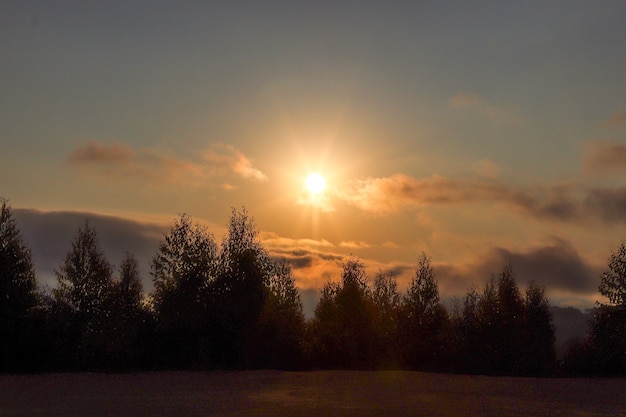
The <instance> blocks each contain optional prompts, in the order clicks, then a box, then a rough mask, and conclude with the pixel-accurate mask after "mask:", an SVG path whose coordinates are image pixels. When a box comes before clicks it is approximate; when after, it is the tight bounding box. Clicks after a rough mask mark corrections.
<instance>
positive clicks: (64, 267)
mask: <svg viewBox="0 0 626 417" xmlns="http://www.w3.org/2000/svg"><path fill="white" fill-rule="evenodd" d="M56 275H57V281H58V286H57V288H56V289H55V290H54V295H55V299H56V303H57V306H56V309H57V313H58V314H61V315H63V316H64V317H66V319H67V324H68V327H67V328H66V329H65V331H66V335H67V337H68V338H69V340H70V341H72V342H70V343H68V346H66V348H67V349H68V353H73V354H74V355H75V356H74V357H73V358H71V359H69V360H70V361H73V364H74V365H75V366H81V367H85V366H87V364H88V363H89V364H93V365H95V366H98V367H99V366H105V365H106V363H107V361H108V354H109V353H110V350H111V342H112V340H113V338H112V335H113V333H114V331H115V323H114V322H113V320H112V317H113V311H114V304H113V302H114V297H113V279H112V267H111V265H110V264H109V262H108V261H107V259H106V257H105V256H104V254H103V252H102V251H101V249H100V245H99V242H98V238H97V234H96V230H95V229H93V228H91V227H90V226H89V223H88V222H85V224H84V226H82V227H80V228H79V229H78V232H77V234H76V237H75V239H74V242H73V243H72V249H71V250H70V252H68V254H67V256H66V258H65V261H64V262H63V264H61V267H60V268H59V270H57V271H56Z"/></svg>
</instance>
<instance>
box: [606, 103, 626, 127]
mask: <svg viewBox="0 0 626 417" xmlns="http://www.w3.org/2000/svg"><path fill="white" fill-rule="evenodd" d="M622 125H626V110H624V108H623V107H621V106H620V107H619V108H618V109H617V110H615V112H614V113H613V114H611V115H610V116H609V117H607V118H606V119H604V120H603V121H601V122H600V127H607V128H611V127H618V126H622Z"/></svg>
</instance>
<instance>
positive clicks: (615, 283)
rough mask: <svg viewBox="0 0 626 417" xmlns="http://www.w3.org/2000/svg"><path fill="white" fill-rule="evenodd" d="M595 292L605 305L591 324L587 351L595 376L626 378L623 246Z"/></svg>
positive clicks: (625, 264)
mask: <svg viewBox="0 0 626 417" xmlns="http://www.w3.org/2000/svg"><path fill="white" fill-rule="evenodd" d="M608 266H609V270H608V271H606V272H604V273H603V274H602V277H601V282H600V285H599V287H598V290H599V292H600V294H601V295H603V296H604V297H606V298H607V299H608V301H609V303H608V304H600V303H599V304H598V306H597V308H596V310H595V314H594V318H593V320H592V322H591V334H590V343H589V346H590V349H591V352H590V353H591V356H592V360H593V365H592V366H593V368H595V370H596V372H601V373H617V374H626V242H622V243H621V244H620V246H619V248H618V249H617V251H616V252H614V253H612V254H611V257H610V258H609V264H608Z"/></svg>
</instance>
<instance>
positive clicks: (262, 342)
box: [0, 199, 626, 375]
mask: <svg viewBox="0 0 626 417" xmlns="http://www.w3.org/2000/svg"><path fill="white" fill-rule="evenodd" d="M0 204H1V206H0V371H2V372H22V371H55V370H141V369H259V368H264V369H268V368H271V369H330V368H332V369H413V370H427V371H442V372H463V373H486V374H494V375H555V374H557V373H567V374H579V373H585V374H594V373H596V374H597V373H600V374H609V373H620V374H624V373H626V316H625V314H626V308H625V306H626V248H625V245H624V244H622V245H621V246H620V248H619V250H618V251H617V252H616V253H614V254H613V255H612V256H611V258H610V260H609V271H608V272H606V273H604V274H603V276H602V279H601V284H600V287H599V291H600V293H601V294H602V295H604V296H606V297H607V298H608V300H609V304H607V305H598V306H597V308H596V314H595V315H594V319H593V320H592V321H591V322H590V328H589V337H588V339H587V340H586V341H584V342H581V343H579V344H577V345H575V346H572V347H571V349H570V351H569V352H568V353H567V355H566V356H565V358H564V359H563V360H561V361H557V358H556V355H555V351H554V340H555V337H554V326H553V324H552V317H551V314H550V311H549V303H548V300H547V298H546V296H545V292H544V289H543V288H542V287H540V286H538V285H537V284H535V283H531V284H530V285H529V286H528V288H526V289H525V290H524V291H521V290H520V288H519V287H518V285H517V283H516V280H515V274H514V271H513V268H512V267H511V265H507V266H505V267H504V268H503V270H502V272H501V273H500V274H498V275H497V276H492V277H491V278H490V279H489V280H488V281H487V283H486V284H485V285H484V287H483V288H482V289H479V288H476V287H473V288H471V289H470V290H469V291H468V292H467V294H466V296H465V298H464V299H462V300H457V301H456V302H455V303H452V304H451V305H449V306H445V305H444V303H443V302H442V301H441V299H440V296H439V289H438V284H437V280H436V275H435V271H434V268H433V265H432V261H431V259H430V258H429V257H428V256H427V255H426V254H423V253H422V254H421V256H420V257H419V259H418V262H417V265H416V268H415V274H414V276H413V278H412V280H411V282H410V284H409V287H408V289H407V290H406V291H405V292H403V293H401V292H400V291H399V289H398V283H397V281H396V278H395V277H394V276H393V275H391V274H390V273H384V272H382V271H381V272H379V273H377V274H375V276H374V277H372V278H371V279H370V277H368V276H367V274H366V272H365V266H364V264H363V263H362V262H361V261H360V260H359V259H357V258H349V259H347V260H345V261H344V262H343V264H342V273H341V279H340V281H338V282H333V281H328V282H326V284H325V285H324V287H323V288H322V291H321V298H320V300H319V303H318V304H317V306H316V308H315V312H314V317H313V318H311V319H309V320H306V319H305V317H304V314H303V310H302V303H301V300H300V295H299V292H298V290H297V288H296V286H295V280H294V277H293V274H292V270H291V267H290V265H289V264H288V263H287V262H285V261H281V260H275V259H272V258H271V256H270V255H269V253H268V251H267V250H266V249H265V248H264V247H263V246H262V244H261V242H260V240H259V237H258V232H257V229H256V226H255V223H254V220H253V219H252V217H251V216H250V215H249V214H248V212H247V211H246V210H245V209H243V210H242V211H237V210H233V212H232V215H231V218H230V222H229V225H228V231H227V233H226V235H225V236H224V238H223V239H222V241H221V242H220V243H219V244H218V243H217V241H216V239H215V237H214V236H213V235H212V234H211V233H210V232H209V231H208V230H207V229H206V228H205V227H203V226H201V225H200V224H198V223H196V222H194V221H193V219H191V218H190V217H189V216H187V215H181V216H180V217H179V218H178V219H176V221H175V222H174V224H173V225H172V226H171V227H170V228H169V230H168V231H167V232H166V233H165V234H164V236H163V238H162V240H161V242H160V244H159V247H158V249H157V251H156V254H155V255H154V257H153V259H152V262H151V266H150V275H151V277H152V280H153V283H154V290H153V291H151V292H150V293H149V294H145V293H144V291H143V288H142V284H141V279H140V273H139V268H138V264H137V260H136V259H135V257H134V256H133V255H132V254H131V253H127V254H126V256H125V258H124V259H123V260H122V262H121V263H120V265H119V266H118V267H117V268H116V267H114V266H113V265H111V264H110V263H109V262H108V260H107V258H106V256H105V254H104V253H103V251H102V250H101V248H100V245H99V242H98V236H97V233H96V230H95V229H94V228H92V227H91V226H90V225H89V223H88V222H85V224H84V225H82V226H81V227H80V228H79V229H78V231H77V233H76V235H75V238H74V241H73V242H72V247H71V249H70V251H69V252H68V253H67V255H66V257H65V259H64V260H63V261H62V263H61V264H60V266H59V267H58V269H57V270H56V271H55V272H56V278H57V285H56V287H55V288H53V289H52V290H47V291H44V290H41V289H38V287H37V283H36V279H35V272H34V265H33V261H32V257H31V252H30V249H29V248H28V246H27V245H26V243H25V242H24V241H23V239H22V238H21V235H20V232H19V230H18V228H17V225H16V223H15V220H14V219H13V216H12V213H11V208H10V207H9V205H8V203H7V201H6V200H4V199H0Z"/></svg>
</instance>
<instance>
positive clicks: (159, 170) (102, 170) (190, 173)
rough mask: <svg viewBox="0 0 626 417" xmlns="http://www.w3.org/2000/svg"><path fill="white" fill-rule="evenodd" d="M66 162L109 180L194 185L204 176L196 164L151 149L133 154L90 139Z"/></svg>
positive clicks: (131, 151) (117, 146)
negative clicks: (135, 180)
mask: <svg viewBox="0 0 626 417" xmlns="http://www.w3.org/2000/svg"><path fill="white" fill-rule="evenodd" d="M68 162H69V163H70V165H72V166H74V167H79V168H83V169H89V170H91V171H93V172H95V173H97V174H100V175H103V176H106V177H109V178H114V179H120V178H122V179H128V178H131V179H137V180H140V181H145V182H149V183H153V184H159V183H170V184H188V183H197V182H199V181H201V180H202V177H203V167H202V166H201V165H200V164H198V163H195V162H193V161H187V160H183V159H177V158H173V157H170V156H167V155H162V154H159V153H158V152H155V151H153V150H150V149H142V150H139V151H136V150H134V149H132V148H131V147H129V146H126V145H124V144H121V143H113V144H111V145H108V146H106V145H102V144H101V143H99V142H97V141H93V140H92V141H90V142H89V143H87V144H86V145H84V146H80V147H78V148H76V149H75V150H74V151H73V152H72V153H71V154H70V156H69V158H68Z"/></svg>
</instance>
